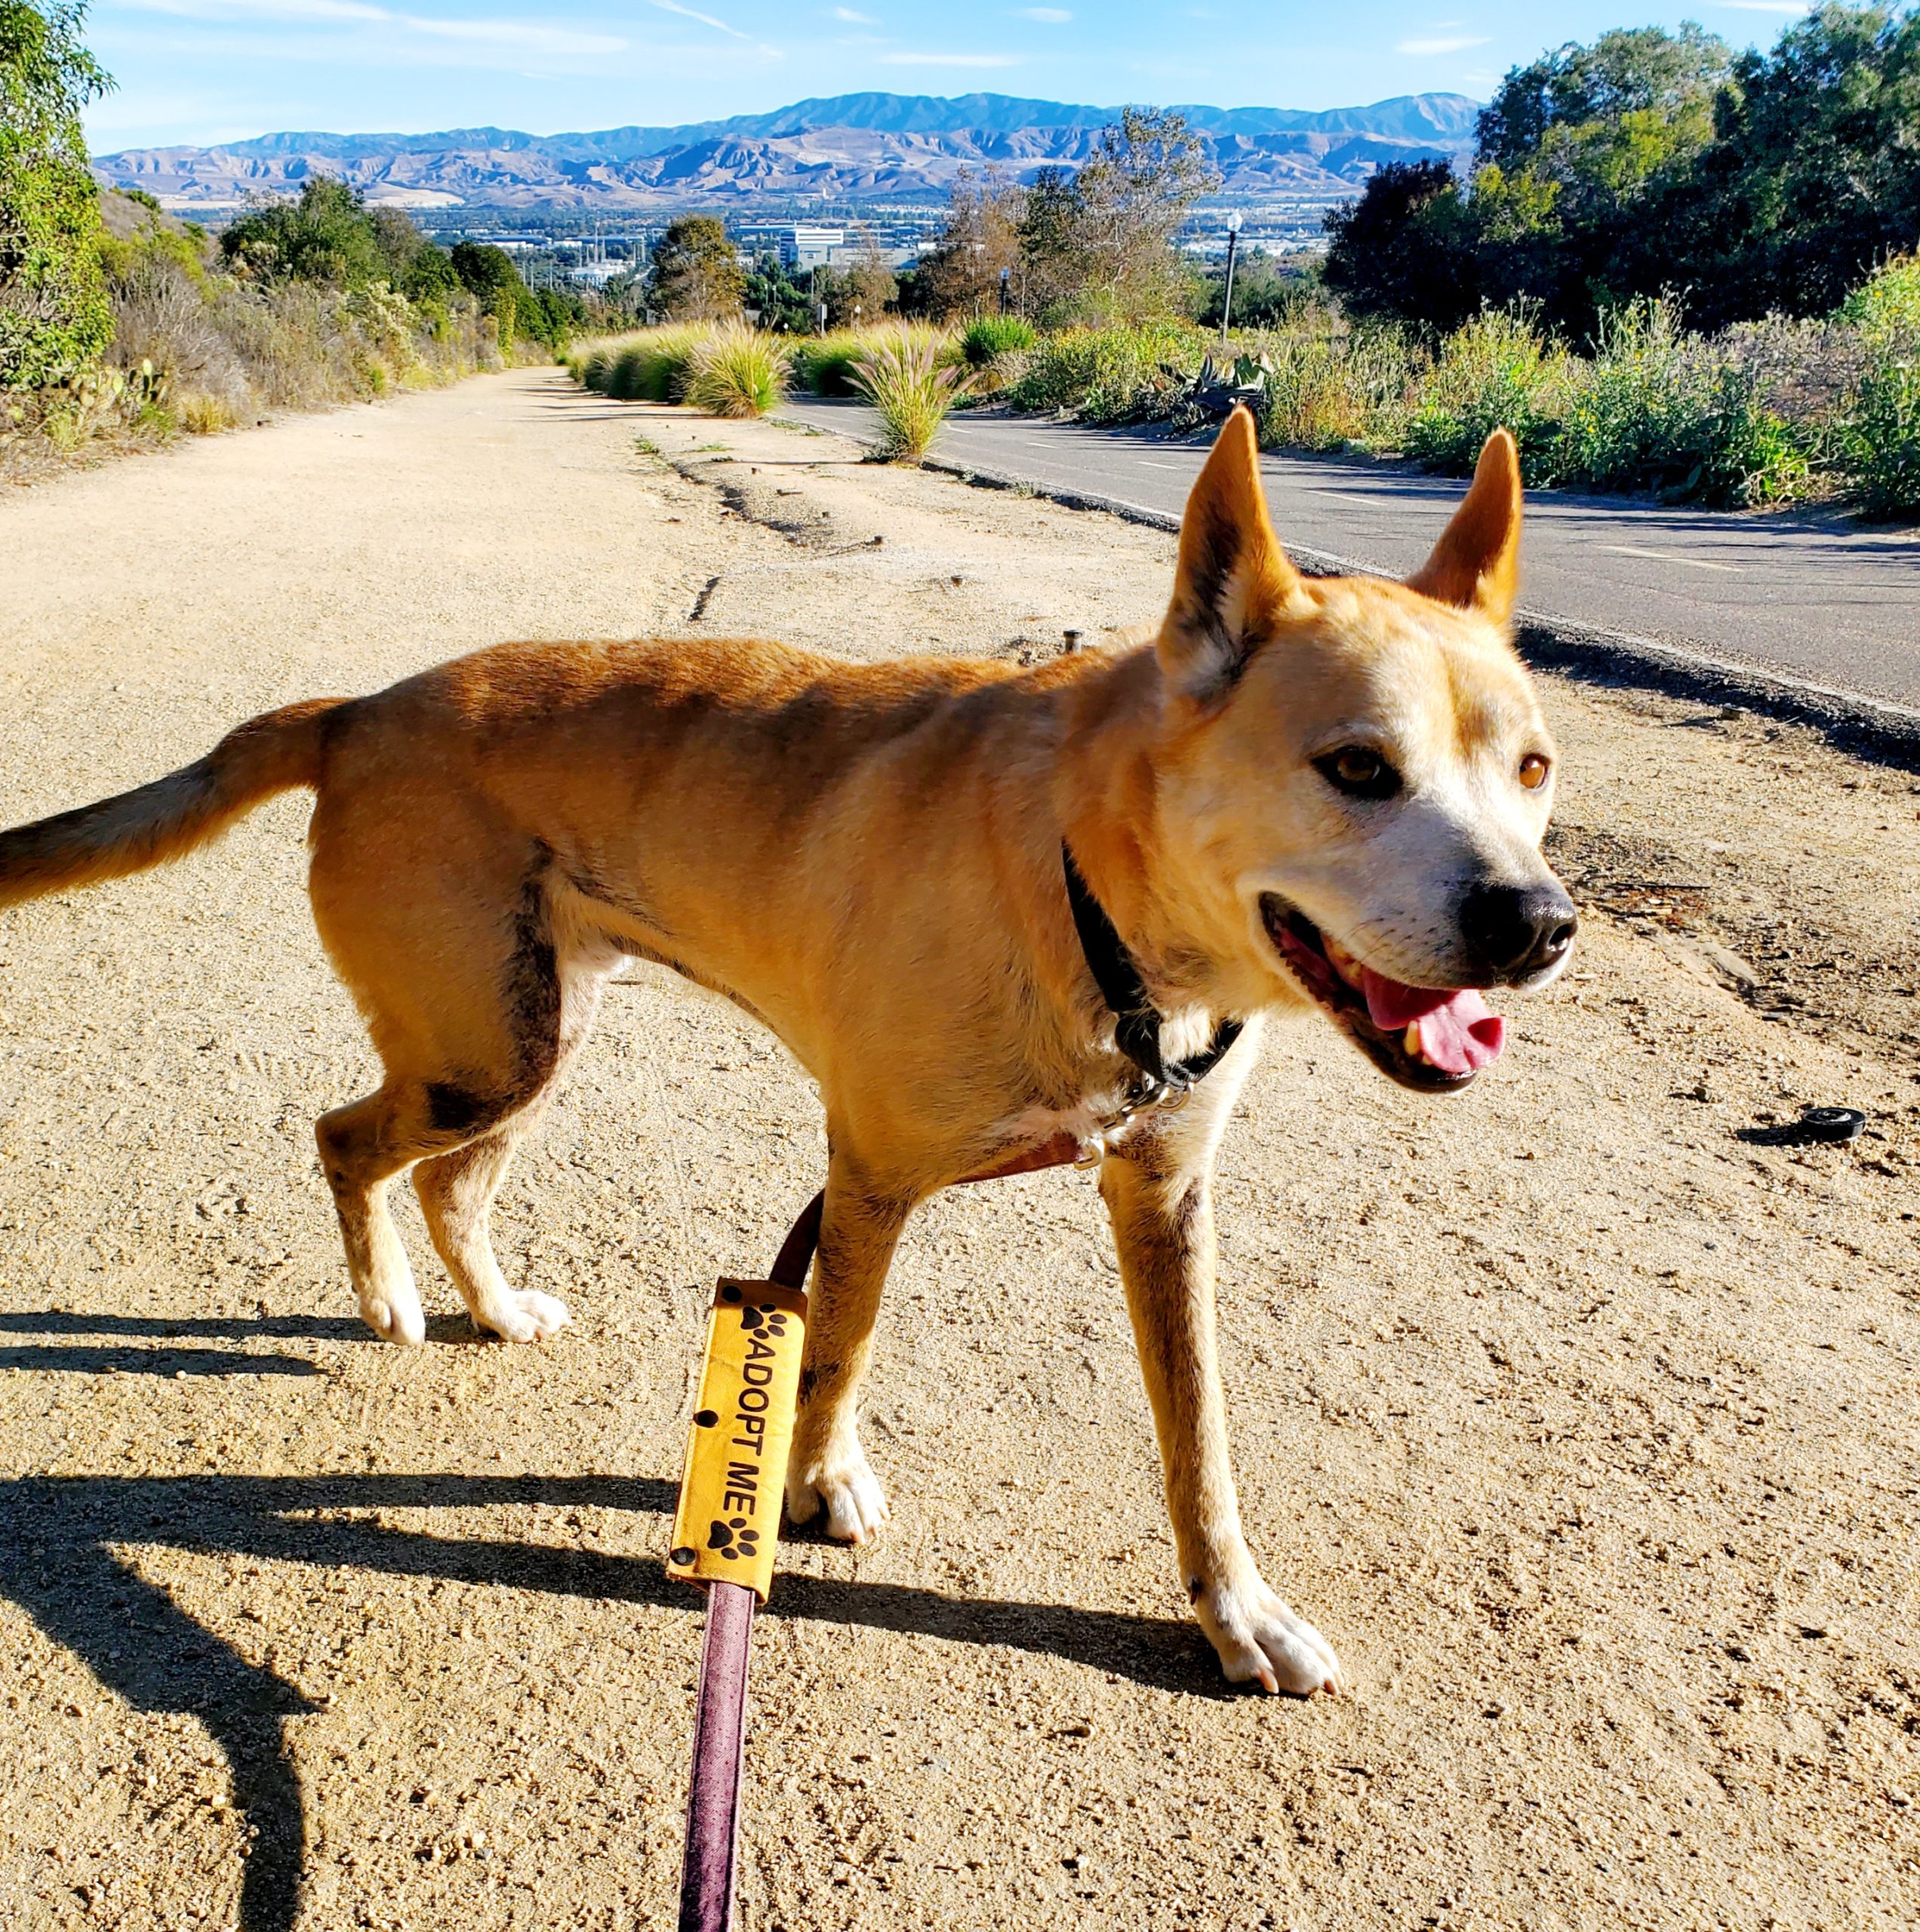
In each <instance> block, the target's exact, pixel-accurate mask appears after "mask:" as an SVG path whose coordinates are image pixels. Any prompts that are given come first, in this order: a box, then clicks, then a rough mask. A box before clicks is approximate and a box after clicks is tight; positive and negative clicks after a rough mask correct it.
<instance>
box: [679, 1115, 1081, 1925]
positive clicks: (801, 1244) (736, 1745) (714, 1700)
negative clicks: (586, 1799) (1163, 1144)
mask: <svg viewBox="0 0 1920 1932" xmlns="http://www.w3.org/2000/svg"><path fill="white" fill-rule="evenodd" d="M1080 1158H1082V1146H1081V1143H1079V1141H1078V1140H1076V1139H1075V1137H1074V1136H1072V1134H1065V1133H1063V1134H1056V1135H1055V1136H1054V1137H1053V1139H1051V1140H1046V1141H1043V1142H1042V1143H1041V1144H1040V1145H1039V1146H1037V1147H1032V1148H1029V1149H1027V1150H1026V1152H1024V1153H1020V1154H1016V1155H1014V1156H1013V1157H1012V1158H1011V1159H1009V1160H1006V1161H1002V1162H1001V1163H999V1164H998V1165H997V1166H995V1167H992V1168H987V1169H986V1170H985V1171H983V1172H982V1173H980V1174H968V1176H967V1177H966V1178H965V1180H963V1181H960V1182H957V1183H955V1185H956V1186H969V1185H971V1183H974V1182H975V1181H983V1180H1004V1179H1005V1178H1006V1177H1008V1176H1009V1175H1011V1174H1032V1173H1035V1172H1036V1171H1038V1170H1039V1169H1041V1168H1059V1167H1065V1166H1066V1165H1068V1164H1069V1163H1070V1162H1072V1161H1077V1160H1078V1159H1080ZM824 1207H826V1195H825V1194H824V1193H820V1194H817V1195H814V1198H813V1199H812V1200H811V1201H808V1203H807V1204H806V1206H805V1207H804V1208H802V1210H801V1213H800V1218H799V1219H798V1220H797V1221H795V1223H794V1224H793V1226H792V1227H791V1228H790V1229H788V1231H787V1236H786V1240H785V1241H783V1242H782V1243H781V1244H780V1257H779V1259H778V1260H776V1261H775V1262H774V1266H773V1269H772V1272H771V1273H770V1274H769V1275H768V1277H767V1278H768V1281H772V1282H774V1283H775V1284H777V1286H779V1287H783V1288H786V1289H789V1290H791V1291H795V1292H798V1291H801V1290H802V1289H804V1288H805V1287H806V1285H807V1271H808V1269H809V1268H810V1267H811V1266H812V1264H813V1259H814V1250H815V1249H816V1248H817V1247H819V1245H820V1214H821V1212H822V1211H823V1208H824ZM781 1473H782V1474H783V1473H784V1472H781ZM704 1588H705V1589H706V1635H704V1636H703V1638H701V1640H700V1693H699V1699H698V1701H697V1703H695V1705H694V1773H693V1779H692V1782H691V1785H690V1786H689V1788H688V1793H687V1849H686V1854H685V1858H684V1859H683V1860H682V1864H681V1867H680V1932H732V1928H733V1924H734V1877H735V1872H736V1869H737V1863H738V1857H739V1844H740V1773H741V1767H742V1764H743V1756H744V1753H745V1751H746V1672H747V1656H748V1653H749V1649H750V1647H751V1646H752V1641H753V1609H754V1595H753V1592H752V1590H751V1589H749V1588H748V1587H747V1586H746V1585H745V1584H744V1583H728V1582H726V1581H725V1580H715V1581H714V1582H712V1583H707V1584H706V1585H705V1586H704Z"/></svg>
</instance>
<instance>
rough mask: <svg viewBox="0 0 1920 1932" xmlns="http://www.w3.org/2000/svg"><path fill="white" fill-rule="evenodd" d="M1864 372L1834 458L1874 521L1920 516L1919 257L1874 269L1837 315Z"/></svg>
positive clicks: (1843, 414) (1838, 432)
mask: <svg viewBox="0 0 1920 1932" xmlns="http://www.w3.org/2000/svg"><path fill="white" fill-rule="evenodd" d="M1840 315H1841V319H1842V321H1844V322H1845V323H1847V324H1848V325H1850V326H1851V328H1852V329H1853V330H1854V333H1855V334H1856V336H1857V340H1858V341H1859V343H1860V350H1861V358H1862V367H1861V369H1860V374H1859V376H1858V377H1857V380H1855V382H1854V385H1853V387H1852V390H1851V394H1850V395H1848V398H1847V399H1846V401H1845V405H1844V406H1843V408H1842V410H1841V411H1840V414H1839V417H1838V422H1837V423H1836V424H1835V438H1834V441H1835V451H1834V454H1835V460H1836V463H1837V464H1838V467H1839V469H1840V470H1841V472H1842V475H1843V476H1844V477H1845V481H1846V483H1847V485H1848V488H1849V489H1850V490H1851V492H1852V494H1853V495H1854V497H1855V498H1856V499H1857V501H1858V502H1859V503H1860V507H1861V508H1862V509H1864V510H1865V511H1866V512H1867V513H1868V514H1869V515H1872V516H1903V515H1911V514H1912V513H1913V512H1915V511H1916V510H1920V257H1915V256H1912V255H1905V256H1899V257H1895V258H1894V260H1892V261H1890V262H1888V263H1886V264H1885V266H1883V267H1882V268H1881V269H1878V271H1877V272H1875V274H1874V275H1872V277H1871V278H1869V280H1868V281H1867V282H1866V285H1865V286H1864V287H1863V288H1860V290H1859V291H1857V293H1856V294H1854V296H1853V297H1851V300H1848V302H1847V303H1845V306H1843V307H1842V309H1841V311H1840Z"/></svg>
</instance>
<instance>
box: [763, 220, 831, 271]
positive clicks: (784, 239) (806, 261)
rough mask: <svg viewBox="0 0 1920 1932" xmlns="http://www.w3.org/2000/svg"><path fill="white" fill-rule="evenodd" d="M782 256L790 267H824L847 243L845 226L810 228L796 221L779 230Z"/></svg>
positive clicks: (783, 260)
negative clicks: (792, 224)
mask: <svg viewBox="0 0 1920 1932" xmlns="http://www.w3.org/2000/svg"><path fill="white" fill-rule="evenodd" d="M779 235H780V260H781V261H782V262H783V263H784V264H785V265H786V266H787V267H788V268H790V269H812V268H823V267H825V266H826V264H827V263H829V262H831V261H832V260H833V251H835V249H836V248H845V247H846V245H847V231H846V230H845V229H844V228H809V227H805V226H801V225H800V224H799V223H795V225H794V226H792V227H791V228H783V229H780V231H779Z"/></svg>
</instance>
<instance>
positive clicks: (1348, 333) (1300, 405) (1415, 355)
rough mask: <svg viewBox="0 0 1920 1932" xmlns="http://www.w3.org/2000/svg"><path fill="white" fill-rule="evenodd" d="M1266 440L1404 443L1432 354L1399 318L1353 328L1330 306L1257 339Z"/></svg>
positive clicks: (1313, 446) (1308, 446)
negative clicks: (1331, 313)
mask: <svg viewBox="0 0 1920 1932" xmlns="http://www.w3.org/2000/svg"><path fill="white" fill-rule="evenodd" d="M1254 346H1255V347H1256V348H1257V351H1258V354H1259V357H1260V361H1261V363H1262V365H1263V377H1264V382H1263V388H1264V392H1265V393H1264V395H1263V400H1262V401H1261V404H1260V408H1259V410H1258V411H1257V414H1258V416H1259V418H1260V435H1261V438H1262V439H1263V441H1266V442H1269V443H1272V444H1278V445H1282V446H1283V447H1287V448H1294V449H1304V450H1337V449H1345V448H1349V447H1353V446H1359V447H1362V448H1397V447H1398V445H1399V444H1400V442H1401V441H1402V439H1403V438H1404V437H1405V432H1406V426H1407V422H1408V416H1409V414H1410V412H1411V407H1412V396H1413V392H1414V384H1415V383H1416V381H1417V377H1418V375H1419V373H1420V371H1421V370H1422V369H1423V368H1424V366H1425V357H1424V355H1423V353H1422V352H1420V350H1419V349H1417V347H1416V346H1415V345H1414V343H1412V342H1411V340H1410V339H1409V338H1408V336H1407V335H1406V334H1405V332H1404V331H1402V330H1400V329H1398V328H1394V327H1392V326H1391V325H1382V326H1379V327H1367V328H1358V329H1345V328H1337V327H1335V326H1334V325H1333V324H1332V323H1331V321H1330V319H1329V318H1327V317H1326V316H1325V315H1324V313H1322V314H1318V315H1316V313H1315V311H1313V310H1312V309H1305V310H1303V312H1302V315H1301V317H1300V320H1299V321H1297V323H1295V324H1294V325H1291V326H1290V327H1288V328H1285V329H1283V330H1280V331H1275V332H1273V333H1272V334H1262V335H1260V336H1258V337H1256V338H1255V339H1254Z"/></svg>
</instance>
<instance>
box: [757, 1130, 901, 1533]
mask: <svg viewBox="0 0 1920 1932" xmlns="http://www.w3.org/2000/svg"><path fill="white" fill-rule="evenodd" d="M911 1211H912V1201H911V1200H910V1199H903V1198H900V1197H898V1196H897V1195H893V1194H891V1193H889V1192H887V1191H885V1190H884V1189H877V1188H875V1186H872V1183H870V1181H869V1180H866V1178H865V1177H863V1176H861V1175H860V1174H859V1173H858V1172H857V1170H856V1169H855V1168H854V1164H853V1163H852V1162H851V1161H848V1160H847V1159H845V1158H842V1155H840V1154H839V1153H838V1152H837V1151H836V1152H835V1154H834V1155H833V1156H832V1158H831V1160H830V1161H829V1164H828V1168H827V1180H826V1211H825V1213H824V1214H823V1216H822V1217H821V1221H820V1254H819V1257H818V1259H817V1260H816V1261H815V1263H814V1284H813V1291H812V1293H811V1295H810V1296H809V1297H808V1309H807V1349H806V1355H805V1358H804V1360H803V1361H802V1365H801V1370H800V1415H799V1420H798V1422H797V1423H795V1428H794V1435H793V1451H792V1455H791V1456H790V1457H789V1459H788V1462H787V1466H786V1469H787V1475H786V1507H787V1513H788V1514H789V1515H790V1516H791V1517H792V1518H793V1520H794V1521H795V1522H796V1523H804V1522H806V1521H808V1520H809V1519H810V1518H812V1517H813V1516H814V1515H816V1514H817V1512H819V1510H820V1507H821V1506H822V1505H823V1504H824V1505H825V1506H826V1533H827V1534H828V1535H829V1536H830V1537H838V1538H840V1539H841V1540H842V1541H845V1542H849V1543H864V1542H865V1541H866V1539H867V1538H868V1537H870V1536H872V1535H873V1534H875V1532H876V1531H878V1529H879V1528H880V1527H881V1525H882V1524H883V1523H885V1521H886V1520H887V1499H886V1495H885V1491H882V1488H881V1487H880V1481H879V1478H878V1477H877V1476H875V1475H874V1473H873V1471H872V1468H871V1466H869V1463H868V1462H867V1460H866V1451H864V1450H863V1448H861V1447H860V1432H859V1427H858V1423H857V1417H856V1414H855V1411H856V1409H857V1404H858V1401H859V1395H860V1378H861V1377H863V1375H864V1374H866V1365H867V1362H868V1361H869V1358H870V1357H871V1356H872V1352H873V1324H874V1319H875V1315H876V1314H877V1312H878V1309H879V1306H880V1290H881V1287H882V1285H883V1284H884V1283H885V1281H886V1278H887V1269H888V1266H889V1264H890V1263H891V1262H892V1260H893V1258H894V1245H895V1244H896V1243H897V1241H899V1239H900V1229H902V1228H903V1227H904V1226H906V1217H907V1216H908V1214H909V1213H910V1212H911Z"/></svg>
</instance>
